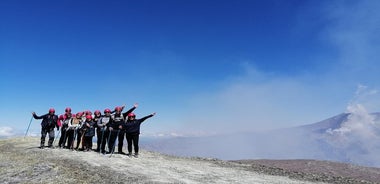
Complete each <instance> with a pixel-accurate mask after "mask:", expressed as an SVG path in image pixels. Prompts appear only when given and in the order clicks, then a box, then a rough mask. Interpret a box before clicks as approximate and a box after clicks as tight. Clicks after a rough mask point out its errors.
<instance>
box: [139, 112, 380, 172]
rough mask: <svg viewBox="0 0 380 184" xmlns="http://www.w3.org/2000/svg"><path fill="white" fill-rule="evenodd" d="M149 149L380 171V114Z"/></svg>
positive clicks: (157, 143)
mask: <svg viewBox="0 0 380 184" xmlns="http://www.w3.org/2000/svg"><path fill="white" fill-rule="evenodd" d="M143 147H144V148H145V149H148V150H154V151H159V152H163V153H167V154H174V155H180V156H200V157H213V158H219V159H224V160H240V159H318V160H331V161H339V162H346V163H354V164H359V165H364V166H375V167H380V157H379V156H378V155H380V112H376V113H369V114H365V113H364V114H360V113H358V114H353V113H342V114H338V115H336V116H333V117H331V118H328V119H325V120H322V121H320V122H317V123H313V124H308V125H302V126H297V127H292V128H284V129H277V130H272V131H267V132H264V133H235V134H228V135H216V136H208V137H175V138H164V139H155V140H153V141H148V142H145V143H144V144H143Z"/></svg>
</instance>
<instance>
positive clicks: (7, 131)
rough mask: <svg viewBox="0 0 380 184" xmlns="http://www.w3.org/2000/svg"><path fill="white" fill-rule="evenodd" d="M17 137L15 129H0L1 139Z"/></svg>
mask: <svg viewBox="0 0 380 184" xmlns="http://www.w3.org/2000/svg"><path fill="white" fill-rule="evenodd" d="M13 135H15V133H14V131H13V128H11V127H0V137H10V136H13Z"/></svg>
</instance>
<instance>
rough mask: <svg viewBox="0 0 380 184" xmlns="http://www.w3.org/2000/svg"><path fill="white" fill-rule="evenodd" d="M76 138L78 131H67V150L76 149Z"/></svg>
mask: <svg viewBox="0 0 380 184" xmlns="http://www.w3.org/2000/svg"><path fill="white" fill-rule="evenodd" d="M75 136H76V131H75V130H73V129H68V130H67V131H66V137H67V146H66V148H68V149H73V148H74V142H75V140H74V139H75V138H74V137H75Z"/></svg>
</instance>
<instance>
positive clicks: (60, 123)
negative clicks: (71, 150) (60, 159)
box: [58, 107, 72, 148]
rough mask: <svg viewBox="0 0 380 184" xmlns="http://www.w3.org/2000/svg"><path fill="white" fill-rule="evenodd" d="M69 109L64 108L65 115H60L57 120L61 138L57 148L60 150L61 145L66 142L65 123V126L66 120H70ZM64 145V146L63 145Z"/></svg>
mask: <svg viewBox="0 0 380 184" xmlns="http://www.w3.org/2000/svg"><path fill="white" fill-rule="evenodd" d="M71 116H72V115H71V108H70V107H66V109H65V114H62V115H60V116H59V118H58V126H60V127H61V137H60V139H59V142H58V147H60V148H62V143H64V141H66V140H65V139H66V138H67V136H66V133H67V125H68V124H67V123H66V124H65V120H66V119H68V118H69V119H71ZM63 145H64V144H63Z"/></svg>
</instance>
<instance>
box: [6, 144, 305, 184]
mask: <svg viewBox="0 0 380 184" xmlns="http://www.w3.org/2000/svg"><path fill="white" fill-rule="evenodd" d="M38 142H39V141H38V139H37V138H27V139H23V138H15V139H7V140H0V168H1V169H0V183H53V182H54V183H95V182H96V183H260V184H261V183H271V184H273V183H281V184H284V183H285V184H287V183H288V184H292V183H311V182H306V181H300V180H295V179H289V178H288V177H284V176H272V175H266V174H259V173H258V172H253V171H249V170H247V169H245V168H244V167H236V165H235V166H231V164H228V163H227V162H224V161H220V160H209V159H201V158H180V157H174V156H168V155H163V154H159V153H155V152H148V151H144V150H142V151H141V154H140V157H139V158H133V157H132V158H129V157H127V156H125V155H119V154H114V155H113V156H112V157H111V158H110V157H109V155H105V156H104V155H100V154H98V153H96V152H77V151H70V150H66V149H43V150H41V149H39V148H37V147H36V145H38Z"/></svg>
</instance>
